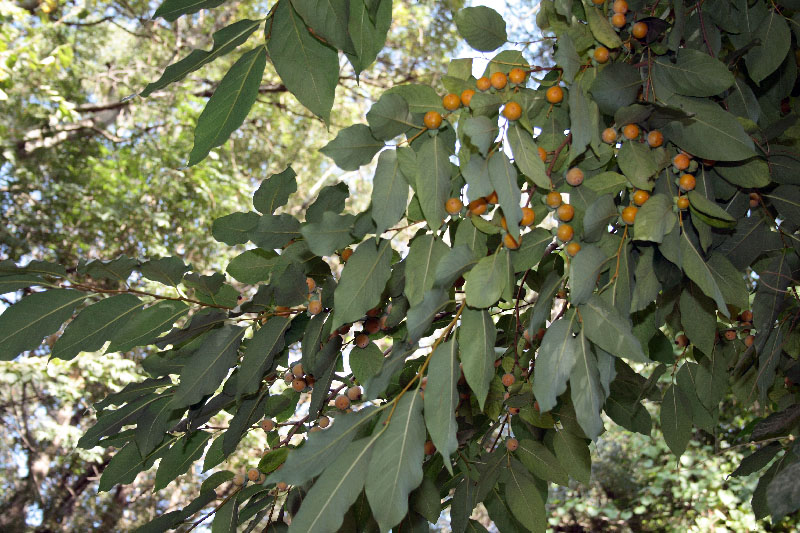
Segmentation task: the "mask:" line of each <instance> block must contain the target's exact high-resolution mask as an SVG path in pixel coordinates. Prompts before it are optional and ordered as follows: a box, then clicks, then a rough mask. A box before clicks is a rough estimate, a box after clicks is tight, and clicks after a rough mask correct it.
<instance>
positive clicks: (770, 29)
mask: <svg viewBox="0 0 800 533" xmlns="http://www.w3.org/2000/svg"><path fill="white" fill-rule="evenodd" d="M753 38H754V39H756V40H757V41H756V42H757V44H756V45H755V46H753V47H752V48H751V49H750V51H749V52H747V55H745V56H744V62H745V65H747V73H748V74H749V75H750V77H751V78H752V79H753V81H754V82H756V83H758V84H760V83H761V82H762V81H763V80H764V79H765V78H766V77H767V76H769V75H770V74H772V73H773V72H775V70H777V68H778V67H780V66H781V63H783V60H784V58H785V57H786V54H787V53H788V52H789V47H790V46H791V41H792V35H791V32H790V31H789V25H788V24H787V23H786V19H784V17H783V15H782V14H781V13H780V12H779V11H777V10H769V13H768V14H767V16H765V17H764V18H763V19H762V20H761V21H760V22H759V23H758V26H757V29H756V31H755V32H754V33H753ZM773 515H774V513H773Z"/></svg>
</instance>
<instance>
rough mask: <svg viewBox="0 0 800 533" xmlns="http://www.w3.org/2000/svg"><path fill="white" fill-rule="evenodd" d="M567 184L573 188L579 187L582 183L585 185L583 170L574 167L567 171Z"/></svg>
mask: <svg viewBox="0 0 800 533" xmlns="http://www.w3.org/2000/svg"><path fill="white" fill-rule="evenodd" d="M566 179H567V183H569V184H570V185H572V186H573V187H577V186H578V185H580V184H581V183H583V170H581V169H579V168H578V167H573V168H571V169H569V170H568V171H567V177H566Z"/></svg>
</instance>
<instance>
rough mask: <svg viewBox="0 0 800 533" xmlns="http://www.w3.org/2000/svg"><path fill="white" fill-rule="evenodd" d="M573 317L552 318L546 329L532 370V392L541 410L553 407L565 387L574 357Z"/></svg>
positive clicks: (543, 411)
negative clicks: (534, 368)
mask: <svg viewBox="0 0 800 533" xmlns="http://www.w3.org/2000/svg"><path fill="white" fill-rule="evenodd" d="M576 318H577V315H575V314H573V315H571V316H570V317H569V318H568V319H567V318H565V319H561V320H556V321H555V322H553V323H552V324H550V327H548V328H547V330H546V332H545V334H544V338H543V339H542V344H541V346H540V347H539V353H538V355H537V356H536V370H535V372H534V373H533V394H534V396H536V400H537V401H538V402H539V409H540V411H541V412H542V413H545V412H547V411H550V410H551V409H552V408H553V407H555V406H556V402H557V398H558V396H560V395H561V394H563V393H564V391H566V390H567V380H568V379H569V376H570V374H571V373H572V368H573V367H574V366H575V363H576V361H577V360H578V339H576V338H575V337H573V336H572V326H573V323H574V321H575V319H576Z"/></svg>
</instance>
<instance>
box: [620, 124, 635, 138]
mask: <svg viewBox="0 0 800 533" xmlns="http://www.w3.org/2000/svg"><path fill="white" fill-rule="evenodd" d="M622 135H624V136H625V138H626V139H635V138H636V137H638V136H639V126H637V125H636V124H625V127H623V128H622Z"/></svg>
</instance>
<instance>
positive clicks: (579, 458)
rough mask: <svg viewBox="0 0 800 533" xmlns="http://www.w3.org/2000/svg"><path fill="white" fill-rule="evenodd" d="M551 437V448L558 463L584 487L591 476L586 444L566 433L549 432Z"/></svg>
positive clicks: (590, 464)
mask: <svg viewBox="0 0 800 533" xmlns="http://www.w3.org/2000/svg"><path fill="white" fill-rule="evenodd" d="M548 435H552V446H551V447H552V448H553V450H555V452H556V457H557V458H558V461H559V463H560V464H561V465H562V466H563V467H564V470H566V471H567V472H568V473H569V475H570V476H572V478H573V479H575V480H576V481H579V482H580V483H583V484H585V485H588V484H589V481H590V479H591V474H592V457H591V455H590V454H589V446H588V445H587V444H586V442H585V441H584V440H583V439H581V438H580V437H577V436H575V435H573V434H572V433H570V432H568V431H564V430H561V431H555V432H549V433H548Z"/></svg>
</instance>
